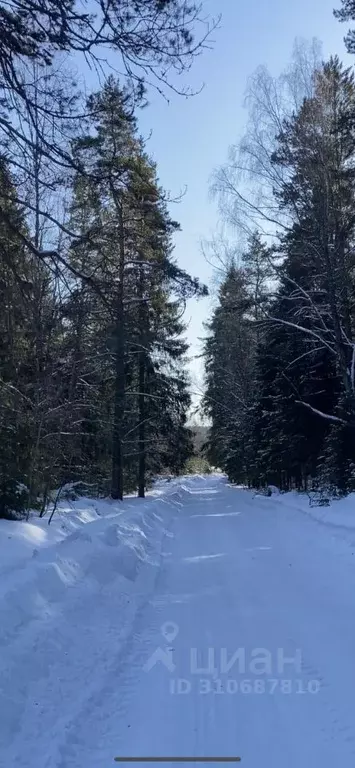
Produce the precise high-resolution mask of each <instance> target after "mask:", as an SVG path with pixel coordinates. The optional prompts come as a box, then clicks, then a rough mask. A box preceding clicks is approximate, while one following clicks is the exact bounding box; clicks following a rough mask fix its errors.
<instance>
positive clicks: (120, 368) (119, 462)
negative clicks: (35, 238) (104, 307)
mask: <svg viewBox="0 0 355 768" xmlns="http://www.w3.org/2000/svg"><path fill="white" fill-rule="evenodd" d="M119 225H120V238H119V248H120V254H119V257H120V258H119V274H118V287H117V308H116V380H115V396H114V413H113V429H112V480H111V496H112V498H113V499H120V500H122V498H123V450H122V424H123V411H124V405H125V393H126V388H125V367H124V356H125V337H124V305H123V296H124V266H125V243H124V229H123V211H122V205H121V206H119Z"/></svg>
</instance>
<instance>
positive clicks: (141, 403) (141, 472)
mask: <svg viewBox="0 0 355 768" xmlns="http://www.w3.org/2000/svg"><path fill="white" fill-rule="evenodd" d="M138 393H139V394H138V449H139V464H138V496H139V498H140V499H144V494H145V311H144V268H143V266H141V267H140V270H139V354H138Z"/></svg>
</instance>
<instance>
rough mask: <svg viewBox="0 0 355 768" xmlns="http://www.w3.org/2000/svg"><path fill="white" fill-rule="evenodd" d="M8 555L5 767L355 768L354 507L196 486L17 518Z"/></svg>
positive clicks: (3, 542)
mask: <svg viewBox="0 0 355 768" xmlns="http://www.w3.org/2000/svg"><path fill="white" fill-rule="evenodd" d="M353 518H354V520H353ZM0 557H1V561H0V609H1V616H2V622H1V637H0V651H1V654H0V711H1V716H0V745H1V746H0V764H1V766H4V768H13V767H14V766H17V765H21V766H23V767H24V768H82V767H83V766H85V767H86V768H94V767H95V768H105V766H111V765H114V757H115V756H122V755H138V756H142V755H160V756H162V755H175V756H178V755H180V756H182V755H189V756H190V755H192V756H203V755H204V756H213V755H221V756H237V755H238V756H240V757H241V760H242V763H241V764H242V765H245V766H249V767H250V768H260V767H261V766H263V767H265V768H286V766H288V768H296V767H297V768H300V766H302V768H318V766H319V767H322V768H330V766H332V768H333V767H334V766H339V768H340V767H341V768H353V766H354V765H355V724H354V718H353V713H354V705H355V691H354V686H355V651H354V648H355V612H354V601H355V598H354V595H355V502H354V497H349V498H348V499H346V500H344V501H342V502H336V503H335V504H334V505H332V506H331V507H330V508H320V509H317V508H309V506H308V499H307V497H305V498H303V497H300V496H297V495H296V494H286V495H279V496H277V495H275V496H272V497H271V498H261V497H258V496H254V495H253V494H252V493H250V492H248V491H245V490H243V489H238V488H233V487H231V486H229V485H228V483H227V482H226V481H225V479H224V478H223V477H221V476H210V477H205V478H204V477H189V478H182V479H180V480H175V481H172V482H170V483H161V484H158V485H157V487H156V488H155V489H154V491H153V492H152V493H151V494H150V495H149V497H148V498H147V499H146V500H145V501H140V500H133V499H129V500H126V501H125V502H124V504H123V505H119V504H113V503H111V504H106V503H104V502H93V501H92V500H88V499H86V500H85V499H82V500H80V502H75V503H74V504H73V505H72V509H66V508H65V507H63V506H62V508H61V510H60V513H59V514H58V515H57V517H56V518H54V520H53V525H52V526H51V527H50V528H48V526H47V525H46V521H44V522H43V521H35V520H32V521H31V522H30V523H11V522H7V521H1V524H0ZM287 659H288V661H287ZM290 659H291V661H290Z"/></svg>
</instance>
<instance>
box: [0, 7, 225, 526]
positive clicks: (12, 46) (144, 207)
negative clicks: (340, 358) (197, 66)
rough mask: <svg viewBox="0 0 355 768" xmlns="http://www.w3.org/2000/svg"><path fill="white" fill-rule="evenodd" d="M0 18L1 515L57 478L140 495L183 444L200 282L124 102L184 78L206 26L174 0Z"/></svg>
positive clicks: (39, 10) (184, 454) (186, 448)
mask: <svg viewBox="0 0 355 768" xmlns="http://www.w3.org/2000/svg"><path fill="white" fill-rule="evenodd" d="M212 26H213V24H212ZM0 28H1V43H0V93H1V103H2V116H1V119H0V292H1V306H0V325H1V334H0V414H1V418H0V445H1V448H0V516H3V515H9V514H12V512H13V511H14V510H16V509H17V510H22V511H23V510H25V509H29V508H30V507H32V506H36V505H37V506H38V507H39V508H40V509H41V511H44V510H45V508H46V502H47V500H48V497H49V495H50V493H51V491H52V490H53V488H58V487H61V486H63V485H65V484H68V483H69V484H73V483H78V482H81V483H85V484H86V488H87V489H90V488H91V489H92V491H93V492H95V493H97V492H102V493H109V494H111V495H112V497H113V498H116V499H120V498H122V495H123V492H124V491H125V490H133V489H137V490H138V493H139V495H140V496H143V495H144V492H145V488H146V485H147V483H148V482H149V479H150V477H152V475H154V474H156V473H157V472H160V471H161V470H162V469H169V470H170V471H172V472H179V471H180V470H181V468H182V467H183V466H184V464H185V462H186V459H187V458H188V457H189V456H190V455H191V453H192V450H193V448H192V441H191V433H190V431H189V429H188V428H187V426H186V420H187V412H188V408H189V404H190V397H189V391H188V377H187V373H186V370H185V366H184V361H185V356H186V351H187V345H186V343H185V341H184V338H183V333H184V324H183V321H182V315H183V311H184V306H185V301H186V300H187V299H188V298H190V297H191V296H199V295H201V294H203V293H204V292H205V289H204V287H202V286H201V285H200V284H199V282H198V280H196V279H193V278H191V277H190V276H189V275H188V274H187V273H185V272H184V271H183V270H181V269H179V268H178V266H177V264H176V262H175V260H174V257H173V235H174V233H175V231H176V230H177V229H178V228H179V227H178V224H177V223H176V222H175V221H173V220H172V218H171V216H170V214H169V211H168V205H169V200H168V199H167V196H166V194H165V193H164V191H163V190H162V189H161V187H160V185H159V182H158V178H157V170H156V167H155V165H154V163H153V162H152V160H151V159H150V157H149V155H148V154H147V151H146V148H145V145H144V142H143V140H142V139H141V138H140V136H139V133H138V128H137V120H136V114H137V110H138V109H139V107H140V106H144V105H145V85H146V84H152V83H153V85H154V84H155V87H157V88H158V89H159V90H162V89H166V88H173V89H175V90H184V89H185V86H182V87H181V88H180V87H178V86H177V82H178V81H177V80H176V77H174V76H173V75H174V73H175V75H178V74H183V73H184V72H186V71H188V69H189V67H190V65H191V63H192V61H193V58H194V56H195V54H196V53H198V52H199V51H200V50H201V48H202V47H203V45H204V41H205V39H206V36H207V35H208V33H209V26H208V22H207V21H206V20H205V19H203V18H202V16H201V9H200V8H199V6H198V5H196V4H195V3H186V2H185V0H163V1H161V0H159V1H158V0H153V2H152V0H148V1H147V0H138V2H125V3H123V4H122V3H121V2H115V1H112V0H108V1H107V2H100V3H99V2H93V3H91V8H90V11H89V10H88V11H85V9H84V6H83V5H82V4H80V3H77V2H76V1H75V0H66V1H65V2H62V3H60V5H58V3H55V2H51V0H45V1H44V2H22V0H14V1H13V2H11V3H0ZM105 49H107V50H108V49H109V50H110V51H111V54H110V56H111V61H110V70H111V72H112V69H114V68H116V70H117V71H120V76H119V78H117V77H116V76H113V75H112V74H111V75H109V76H108V77H107V74H108V71H106V72H105V61H104V57H105V55H106V54H105ZM73 56H75V57H76V58H75V61H76V64H77V62H78V61H79V60H80V59H79V58H78V57H80V56H81V57H82V58H81V61H82V62H83V63H84V62H85V65H86V66H90V67H91V70H92V71H93V72H95V71H96V72H97V74H98V78H97V80H98V82H99V81H102V82H103V84H102V85H100V89H99V90H98V91H97V92H93V93H92V94H89V95H88V96H87V95H86V96H85V95H84V94H83V92H82V90H83V89H81V87H80V84H78V83H77V82H76V81H75V78H73V76H72V74H71V72H70V62H71V59H72V58H73ZM112 57H113V58H112ZM184 92H185V90H184Z"/></svg>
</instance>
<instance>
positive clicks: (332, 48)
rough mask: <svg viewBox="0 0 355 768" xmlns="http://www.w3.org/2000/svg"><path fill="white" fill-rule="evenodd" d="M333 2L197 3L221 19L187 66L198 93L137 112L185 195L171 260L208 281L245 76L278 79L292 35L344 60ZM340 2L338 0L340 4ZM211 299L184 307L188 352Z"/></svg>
mask: <svg viewBox="0 0 355 768" xmlns="http://www.w3.org/2000/svg"><path fill="white" fill-rule="evenodd" d="M336 2H337V0H297V2H292V1H291V0H248V2H245V1H244V2H241V1H240V0H203V4H204V8H205V11H206V13H208V14H210V15H211V16H217V15H218V14H219V13H221V14H222V21H221V24H220V28H219V29H218V30H216V32H215V33H214V36H213V37H214V40H215V43H214V45H213V48H212V50H206V51H205V52H204V54H203V55H202V56H200V57H199V58H198V59H197V60H196V61H195V64H194V66H193V69H192V71H191V73H190V77H189V83H190V85H191V86H192V87H193V88H195V89H198V88H199V87H200V86H201V85H202V83H204V84H205V86H204V89H203V91H202V93H200V94H198V95H197V96H194V97H191V98H189V99H185V98H183V97H179V96H177V95H174V94H171V97H170V101H169V103H166V102H165V101H164V99H163V98H162V97H161V96H160V95H159V94H157V93H151V94H150V96H149V101H150V105H149V107H148V108H147V109H145V110H143V111H142V112H140V113H139V114H138V119H139V125H140V129H141V132H142V134H143V135H144V136H149V133H150V131H152V135H151V137H150V138H149V140H148V150H149V152H150V154H151V155H152V156H153V158H154V159H155V160H156V162H157V165H158V174H159V178H160V181H161V183H162V185H163V187H164V188H165V189H166V190H168V191H170V193H171V195H172V196H177V195H178V194H179V192H181V191H182V190H183V189H184V188H185V187H187V192H186V194H185V196H184V197H183V199H182V201H181V202H180V203H179V204H176V205H174V206H172V215H173V217H174V218H176V219H177V220H178V221H179V222H180V223H181V226H182V232H181V233H179V234H178V235H177V236H176V251H175V256H176V257H177V259H178V262H179V264H180V265H181V267H183V268H185V269H187V270H189V271H190V273H192V274H194V275H198V276H199V277H200V278H201V279H202V280H204V281H206V282H207V283H208V282H210V280H211V271H212V270H211V267H210V266H209V265H208V264H207V263H206V261H205V259H204V257H203V255H202V253H201V250H200V241H201V239H208V238H209V237H210V236H211V235H212V234H213V232H214V231H215V230H216V228H217V226H218V212H217V208H216V204H215V203H214V202H213V201H211V199H210V198H209V194H208V188H209V178H210V175H211V173H212V171H213V169H214V168H215V167H216V166H218V165H219V164H220V163H222V162H223V161H224V160H225V159H226V155H227V150H228V146H229V145H230V144H231V143H233V142H235V141H236V139H237V138H238V136H240V134H241V133H242V132H243V126H244V125H245V121H246V112H245V109H244V108H243V99H244V91H245V87H246V82H247V78H248V76H249V75H250V74H251V73H252V72H253V71H254V70H255V69H256V67H257V66H258V65H259V64H266V65H267V67H268V68H269V70H270V71H271V73H272V74H273V75H276V76H277V75H278V74H279V73H280V72H281V71H282V70H283V69H284V68H285V66H286V65H287V64H288V62H289V60H290V58H291V54H292V48H293V44H294V40H295V38H296V37H301V38H306V39H308V40H310V39H311V38H312V37H317V38H319V40H320V41H321V42H322V43H323V53H324V57H327V56H328V55H330V54H331V53H333V54H334V53H338V54H339V56H340V57H341V58H342V59H343V61H344V62H346V63H352V62H353V61H354V63H355V60H353V58H352V57H349V56H347V55H346V52H345V46H344V43H343V37H344V34H345V32H346V29H347V28H346V26H345V25H342V24H339V22H338V21H336V19H335V18H334V16H333V8H334V4H336ZM339 3H340V0H339ZM210 308H211V300H210V299H207V300H206V299H205V300H202V301H199V302H190V303H189V307H188V311H187V315H186V319H187V321H188V330H187V335H188V340H189V342H190V344H191V355H192V357H193V356H194V355H196V354H197V353H198V351H199V343H198V337H200V336H201V335H203V328H202V323H203V320H204V319H206V317H207V316H208V314H209V312H210ZM191 370H192V375H193V389H196V390H197V389H198V380H200V381H201V378H202V376H201V374H202V365H201V362H200V361H198V360H193V359H192V361H191Z"/></svg>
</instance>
